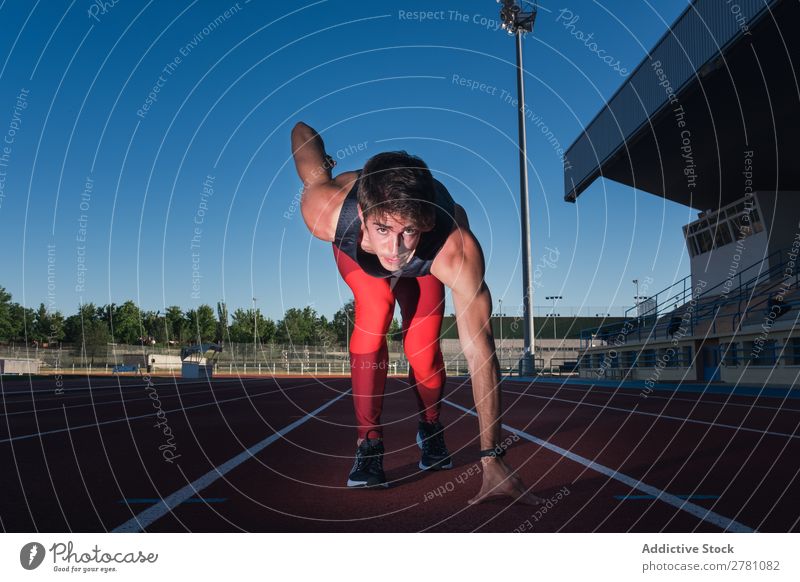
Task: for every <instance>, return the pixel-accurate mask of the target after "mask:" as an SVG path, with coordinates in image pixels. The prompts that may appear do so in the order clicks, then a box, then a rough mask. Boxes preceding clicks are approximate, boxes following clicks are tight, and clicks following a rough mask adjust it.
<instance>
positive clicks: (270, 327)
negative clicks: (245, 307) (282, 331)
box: [258, 311, 278, 344]
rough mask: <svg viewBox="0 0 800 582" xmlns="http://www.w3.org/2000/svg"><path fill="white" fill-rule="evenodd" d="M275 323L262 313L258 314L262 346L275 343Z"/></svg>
mask: <svg viewBox="0 0 800 582" xmlns="http://www.w3.org/2000/svg"><path fill="white" fill-rule="evenodd" d="M277 331H278V330H277V327H276V325H275V322H274V321H272V320H271V319H269V318H266V319H265V318H264V316H262V315H261V311H259V312H258V339H259V341H260V342H261V343H262V344H268V343H270V342H274V341H275V335H276V333H277Z"/></svg>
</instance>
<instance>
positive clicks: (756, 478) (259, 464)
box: [0, 377, 800, 532]
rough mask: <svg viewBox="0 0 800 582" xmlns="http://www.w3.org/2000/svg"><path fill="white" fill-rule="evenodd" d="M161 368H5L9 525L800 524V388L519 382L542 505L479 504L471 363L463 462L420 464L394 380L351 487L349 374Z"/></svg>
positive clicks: (687, 527) (409, 408) (451, 392)
mask: <svg viewBox="0 0 800 582" xmlns="http://www.w3.org/2000/svg"><path fill="white" fill-rule="evenodd" d="M152 382H153V387H152V388H150V389H149V390H148V389H147V388H146V386H147V384H146V382H145V381H144V380H143V379H141V378H130V377H128V378H116V377H94V378H86V377H84V378H72V379H67V380H66V381H65V386H64V391H63V393H62V394H56V392H55V382H54V380H53V379H50V378H37V379H34V380H30V379H26V378H22V379H15V380H8V379H2V402H0V405H2V407H1V408H0V419H1V420H0V467H1V468H2V470H1V471H0V492H1V494H2V497H0V529H2V530H3V531H9V532H30V531H42V532H62V531H63V532H66V531H79V532H98V531H99V532H103V531H154V532H182V531H195V532H221V531H258V532H283V531H287V532H288V531H309V532H311V531H354V532H367V531H439V532H442V531H453V532H462V531H499V532H511V531H514V530H525V531H541V532H545V531H546V532H552V531H568V532H593V531H604V532H627V531H637V532H660V531H670V532H691V531H702V532H719V531H725V530H728V531H751V530H757V531H769V532H788V531H798V530H800V526H799V525H798V524H799V523H800V502H799V501H798V499H800V478H799V477H800V475H799V473H800V432H798V427H799V426H800V400H798V399H794V398H792V399H789V398H776V397H761V398H754V397H743V396H728V395H725V394H702V393H694V392H680V391H678V392H676V393H674V394H673V393H669V392H659V391H657V392H654V393H653V394H650V395H649V396H648V397H647V398H644V397H642V394H641V392H639V391H637V390H636V389H626V390H615V389H614V388H613V387H607V386H603V387H600V386H596V387H590V386H588V385H578V384H574V383H571V384H569V385H560V384H559V383H557V382H546V383H545V382H537V383H534V384H531V383H529V382H523V381H512V380H506V381H505V382H504V406H505V409H506V412H505V415H504V423H505V427H506V430H507V432H506V433H505V435H504V436H511V437H513V435H516V437H514V438H517V440H516V442H515V443H514V445H513V446H512V447H511V449H509V452H508V455H507V457H506V459H507V460H508V461H509V462H510V463H511V464H512V465H513V466H514V467H516V468H518V470H519V473H520V475H521V476H522V478H523V480H524V481H525V483H526V484H527V485H528V486H530V487H532V490H533V491H534V492H535V493H536V494H537V495H539V496H540V497H543V498H546V499H550V500H551V503H550V504H549V507H547V509H546V511H541V508H532V507H528V506H524V505H520V504H513V503H510V502H506V501H494V502H490V503H486V504H482V505H479V506H474V507H473V506H468V505H467V499H469V498H470V497H472V496H473V495H474V494H475V492H476V491H477V489H478V486H479V484H480V476H479V475H478V474H477V471H476V467H477V466H478V465H476V463H475V459H476V457H477V451H478V446H477V441H476V440H475V436H476V434H477V419H476V418H475V416H474V413H473V412H472V411H471V406H472V395H471V388H470V386H469V383H468V381H466V380H464V379H459V378H455V379H450V380H449V381H448V386H447V391H446V398H447V400H446V403H445V404H444V405H443V421H444V423H445V425H446V426H447V432H446V436H447V442H448V446H449V448H450V450H451V452H453V457H454V464H455V467H454V468H453V469H452V470H450V471H442V472H436V473H422V472H420V471H419V470H418V469H417V462H418V460H419V454H418V450H417V448H416V445H415V444H414V433H415V431H416V414H415V401H414V397H413V395H412V394H410V393H409V389H408V385H407V384H406V383H405V382H404V381H403V380H401V379H390V380H389V383H388V386H387V397H386V401H385V404H384V421H385V423H386V430H385V442H386V448H387V455H386V458H385V463H384V464H385V467H386V470H387V477H388V478H389V479H390V481H391V487H390V488H389V489H388V490H382V491H365V490H348V489H347V488H346V487H344V486H343V485H344V483H345V481H346V478H347V473H348V471H349V469H350V466H351V464H352V454H353V452H354V448H355V445H354V431H353V428H352V426H350V425H351V423H352V421H353V415H352V408H351V401H350V395H349V381H348V380H347V379H343V378H310V377H304V378H280V379H272V378H258V379H253V378H216V379H214V380H213V381H212V382H211V383H210V384H209V383H208V382H189V381H183V380H178V381H175V380H173V379H172V378H153V380H152ZM90 387H91V388H90ZM156 398H157V400H156ZM157 407H158V408H160V409H161V410H162V411H163V412H162V415H161V426H156V423H157V422H159V418H158V417H157V416H156V412H157V410H158V408H157ZM165 426H168V430H169V431H170V432H171V436H172V438H171V439H168V435H166V434H165V433H164V427H165ZM167 449H169V450H170V451H172V452H173V453H174V454H175V455H179V456H177V457H176V458H175V459H174V460H173V462H172V463H169V462H166V461H165V460H164V456H163V454H162V453H163V452H164V451H165V450H167ZM437 493H438V494H437ZM537 509H539V510H540V512H539V513H537Z"/></svg>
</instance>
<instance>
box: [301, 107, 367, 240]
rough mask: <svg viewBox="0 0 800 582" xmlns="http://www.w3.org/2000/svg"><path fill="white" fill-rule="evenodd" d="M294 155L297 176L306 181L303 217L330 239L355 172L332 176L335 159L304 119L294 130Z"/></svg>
mask: <svg viewBox="0 0 800 582" xmlns="http://www.w3.org/2000/svg"><path fill="white" fill-rule="evenodd" d="M292 155H293V156H294V164H295V167H296V168H297V175H298V176H300V179H301V180H302V181H303V194H302V198H301V199H300V210H301V211H302V213H303V220H304V221H305V223H306V226H307V227H308V229H309V230H310V231H311V234H313V235H314V236H315V237H317V238H319V239H322V240H324V241H327V242H330V241H332V240H333V239H334V235H335V234H336V220H337V218H338V216H339V209H340V208H341V201H342V199H343V198H344V196H345V195H346V194H347V191H348V190H349V189H350V188H351V187H352V185H353V181H354V180H355V178H356V174H355V173H354V172H344V173H342V174H339V175H338V176H337V177H336V178H333V177H332V175H331V169H332V168H333V166H335V165H336V162H335V161H334V160H333V158H331V157H330V156H328V155H327V154H325V143H324V142H323V141H322V138H321V137H320V136H319V134H318V133H317V132H316V131H315V130H314V129H313V128H312V127H309V126H308V125H306V124H305V123H303V122H302V121H301V122H300V123H298V124H297V125H295V126H294V129H292Z"/></svg>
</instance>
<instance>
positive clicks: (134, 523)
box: [112, 390, 350, 533]
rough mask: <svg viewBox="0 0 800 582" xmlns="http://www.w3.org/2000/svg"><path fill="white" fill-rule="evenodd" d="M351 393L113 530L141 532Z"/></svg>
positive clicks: (288, 426)
mask: <svg viewBox="0 0 800 582" xmlns="http://www.w3.org/2000/svg"><path fill="white" fill-rule="evenodd" d="M349 393H350V390H347V391H346V392H342V393H341V394H339V396H337V397H336V398H334V399H333V400H329V401H328V402H326V403H325V404H323V405H322V406H320V407H319V408H317V409H316V410H312V411H311V412H309V413H308V414H306V415H305V416H304V417H303V418H301V419H299V420H295V421H294V422H293V423H291V424H289V425H287V426H285V427H284V428H282V429H281V430H279V431H278V432H276V433H274V434H272V435H270V436H268V437H267V438H265V439H264V440H262V441H261V442H258V443H256V444H255V445H253V446H252V447H250V448H249V449H246V450H244V451H242V452H241V453H239V454H238V455H236V456H235V457H231V458H230V459H228V460H227V461H225V462H224V463H222V464H221V465H219V466H217V467H214V468H213V469H212V470H211V471H209V472H208V473H206V474H205V475H203V476H202V477H200V478H198V479H196V480H194V481H193V482H191V483H189V484H188V485H186V486H185V487H181V488H180V489H178V490H177V491H175V493H172V494H171V495H169V496H167V497H165V498H164V499H161V500H160V501H159V502H158V503H156V504H155V505H152V506H150V507H148V508H147V509H145V510H144V511H142V512H141V513H139V514H138V515H135V516H134V517H132V518H131V519H129V520H128V521H126V522H125V523H123V524H122V525H120V526H119V527H117V528H116V529H114V530H112V533H121V532H140V531H142V530H144V529H145V528H147V527H148V526H150V524H152V523H153V522H155V521H156V520H158V519H160V518H162V517H164V516H165V515H166V514H168V513H171V512H172V510H173V509H175V508H176V507H177V506H178V505H180V504H181V503H183V502H184V501H186V500H187V499H190V498H192V497H194V496H195V495H198V494H199V493H200V491H202V490H203V489H205V488H206V487H208V486H209V485H211V484H212V483H214V482H215V481H217V480H218V479H219V478H221V477H223V476H224V475H226V474H227V473H228V472H230V471H232V470H233V469H235V468H236V467H238V466H239V465H241V464H242V463H244V462H245V461H247V460H249V459H251V458H253V457H254V456H256V455H257V454H258V453H259V452H261V451H262V450H263V449H265V448H266V447H268V446H269V445H271V444H272V443H274V442H275V441H277V440H278V439H281V438H283V437H284V436H285V435H287V434H288V433H290V432H291V431H293V430H294V429H296V428H297V427H298V426H300V425H301V424H303V423H305V422H307V421H309V420H311V419H312V418H314V417H315V416H316V415H317V414H319V413H320V412H322V411H323V410H325V409H326V408H328V407H329V406H331V405H332V404H334V403H335V402H338V401H339V400H340V399H341V398H343V397H344V396H346V395H347V394H349Z"/></svg>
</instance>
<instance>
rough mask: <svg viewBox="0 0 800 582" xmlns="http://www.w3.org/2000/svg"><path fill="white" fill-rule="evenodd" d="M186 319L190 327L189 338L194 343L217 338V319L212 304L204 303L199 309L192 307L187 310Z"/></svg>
mask: <svg viewBox="0 0 800 582" xmlns="http://www.w3.org/2000/svg"><path fill="white" fill-rule="evenodd" d="M186 319H187V321H188V328H189V329H188V332H189V336H188V338H191V340H192V341H193V342H194V343H205V342H211V341H214V340H215V339H216V333H217V320H216V318H215V317H214V310H213V309H212V308H211V306H210V305H205V304H203V305H201V306H200V307H198V308H197V309H190V310H189V311H187V312H186ZM188 338H187V339H188Z"/></svg>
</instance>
